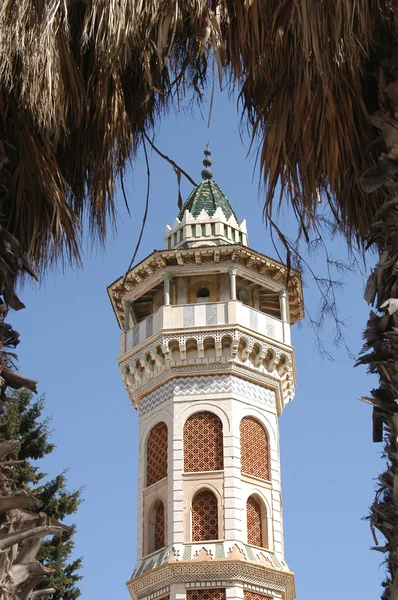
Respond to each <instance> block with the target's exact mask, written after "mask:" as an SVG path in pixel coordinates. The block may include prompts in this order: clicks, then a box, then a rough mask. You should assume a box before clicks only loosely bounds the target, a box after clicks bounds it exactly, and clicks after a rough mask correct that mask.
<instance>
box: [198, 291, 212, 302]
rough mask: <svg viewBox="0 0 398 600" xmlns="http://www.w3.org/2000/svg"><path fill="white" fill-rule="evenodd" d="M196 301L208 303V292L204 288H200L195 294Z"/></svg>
mask: <svg viewBox="0 0 398 600" xmlns="http://www.w3.org/2000/svg"><path fill="white" fill-rule="evenodd" d="M196 299H197V301H198V302H208V301H209V300H210V291H209V289H208V288H206V287H201V288H199V289H198V291H197V292H196Z"/></svg>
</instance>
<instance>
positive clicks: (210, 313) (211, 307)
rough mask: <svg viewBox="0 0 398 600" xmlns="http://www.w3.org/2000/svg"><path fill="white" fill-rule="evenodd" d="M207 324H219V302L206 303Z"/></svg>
mask: <svg viewBox="0 0 398 600" xmlns="http://www.w3.org/2000/svg"><path fill="white" fill-rule="evenodd" d="M206 325H217V304H206Z"/></svg>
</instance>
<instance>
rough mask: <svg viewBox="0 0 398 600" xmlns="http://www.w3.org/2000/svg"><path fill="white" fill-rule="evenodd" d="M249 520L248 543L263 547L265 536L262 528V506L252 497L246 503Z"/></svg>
mask: <svg viewBox="0 0 398 600" xmlns="http://www.w3.org/2000/svg"><path fill="white" fill-rule="evenodd" d="M246 519H247V543H248V544H251V545H252V546H260V547H261V546H262V545H263V535H262V526H261V506H260V505H259V503H258V502H257V501H256V499H255V498H254V496H250V497H249V498H248V499H247V502H246Z"/></svg>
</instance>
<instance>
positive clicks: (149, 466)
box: [146, 422, 167, 486]
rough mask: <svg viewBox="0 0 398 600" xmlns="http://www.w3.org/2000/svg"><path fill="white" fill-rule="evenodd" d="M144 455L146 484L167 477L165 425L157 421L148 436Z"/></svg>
mask: <svg viewBox="0 0 398 600" xmlns="http://www.w3.org/2000/svg"><path fill="white" fill-rule="evenodd" d="M146 452H147V456H146V461H147V462H146V484H147V486H148V485H152V484H153V483H156V482H157V481H159V480H160V479H163V477H167V425H166V423H163V422H161V423H158V424H157V425H155V427H153V429H151V432H150V434H149V436H148V443H147V449H146Z"/></svg>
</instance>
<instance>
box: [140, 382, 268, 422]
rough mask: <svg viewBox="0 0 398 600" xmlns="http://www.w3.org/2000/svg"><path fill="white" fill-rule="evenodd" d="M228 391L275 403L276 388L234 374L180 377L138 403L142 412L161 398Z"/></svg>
mask: <svg viewBox="0 0 398 600" xmlns="http://www.w3.org/2000/svg"><path fill="white" fill-rule="evenodd" d="M226 393H229V394H231V395H232V396H235V397H243V398H251V399H252V400H254V401H257V402H259V403H261V404H266V405H267V406H270V407H274V406H275V392H274V391H273V390H271V389H267V388H264V387H262V386H260V385H258V384H256V383H252V382H251V381H246V380H243V379H237V378H236V377H234V376H233V375H207V376H203V375H202V376H191V377H180V378H176V379H173V380H171V381H168V382H167V383H165V384H164V385H162V386H160V387H158V388H157V389H155V390H153V391H152V392H150V393H149V394H147V395H146V396H144V397H143V398H142V399H141V401H140V405H139V411H140V414H141V415H144V414H146V413H148V412H149V411H151V410H153V409H155V408H157V407H158V406H160V405H161V404H163V403H164V402H167V401H168V400H170V399H172V398H178V397H179V396H195V395H203V394H205V395H206V396H213V395H215V394H226Z"/></svg>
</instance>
